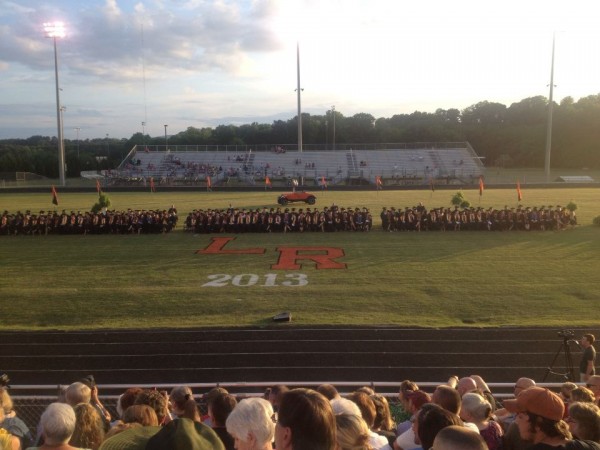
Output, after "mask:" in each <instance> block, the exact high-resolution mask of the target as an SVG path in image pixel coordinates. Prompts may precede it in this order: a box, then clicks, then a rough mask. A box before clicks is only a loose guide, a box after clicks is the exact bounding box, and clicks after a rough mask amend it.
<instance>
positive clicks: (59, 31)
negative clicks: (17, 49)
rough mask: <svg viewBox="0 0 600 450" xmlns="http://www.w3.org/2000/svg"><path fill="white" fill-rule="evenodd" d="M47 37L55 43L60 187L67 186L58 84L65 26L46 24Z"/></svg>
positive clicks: (56, 23) (57, 23)
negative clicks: (60, 39) (58, 40)
mask: <svg viewBox="0 0 600 450" xmlns="http://www.w3.org/2000/svg"><path fill="white" fill-rule="evenodd" d="M44 29H45V31H46V36H47V37H51V38H52V40H53V41H54V78H55V81H56V126H57V128H58V176H59V178H60V185H61V186H65V185H66V179H65V143H64V141H63V127H62V108H61V106H60V87H59V82H58V49H57V46H56V38H57V37H63V36H64V25H63V24H62V23H59V22H55V23H45V24H44Z"/></svg>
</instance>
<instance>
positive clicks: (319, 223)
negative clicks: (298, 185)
mask: <svg viewBox="0 0 600 450" xmlns="http://www.w3.org/2000/svg"><path fill="white" fill-rule="evenodd" d="M372 226H373V217H372V216H371V213H370V211H369V210H368V208H362V209H361V208H340V207H338V206H335V205H333V206H331V207H325V208H323V209H322V210H319V209H318V208H312V209H311V208H306V209H303V208H299V209H296V208H270V209H267V208H266V207H263V208H262V209H261V208H257V209H244V208H242V209H239V208H228V209H206V210H204V209H198V210H196V209H195V210H193V211H191V212H190V213H189V214H188V215H187V217H186V219H185V224H184V230H185V231H189V232H194V233H287V232H310V231H314V232H336V231H369V230H371V228H372Z"/></svg>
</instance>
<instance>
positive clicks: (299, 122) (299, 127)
mask: <svg viewBox="0 0 600 450" xmlns="http://www.w3.org/2000/svg"><path fill="white" fill-rule="evenodd" d="M296 70H297V79H298V87H297V89H296V92H297V93H298V151H299V152H300V153H302V107H301V105H300V92H301V91H302V89H301V88H300V43H299V42H297V43H296Z"/></svg>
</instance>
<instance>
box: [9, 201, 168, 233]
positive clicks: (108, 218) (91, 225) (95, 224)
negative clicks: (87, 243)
mask: <svg viewBox="0 0 600 450" xmlns="http://www.w3.org/2000/svg"><path fill="white" fill-rule="evenodd" d="M176 225H177V209H176V208H175V207H174V206H173V207H171V208H169V209H168V210H166V209H163V210H132V209H128V210H127V211H114V210H113V211H107V210H103V211H100V212H98V213H94V212H84V213H82V212H81V211H77V212H75V211H71V212H70V213H68V212H67V211H66V210H63V211H62V212H61V213H59V212H57V211H47V212H46V211H40V212H39V213H38V214H32V213H31V211H26V212H25V213H22V212H21V211H18V212H17V213H15V214H11V213H9V212H8V211H4V212H3V213H2V216H1V217H0V235H1V236H7V235H47V234H65V235H66V234H80V235H86V234H142V233H143V234H152V233H168V232H169V231H171V230H172V229H173V228H175V227H176Z"/></svg>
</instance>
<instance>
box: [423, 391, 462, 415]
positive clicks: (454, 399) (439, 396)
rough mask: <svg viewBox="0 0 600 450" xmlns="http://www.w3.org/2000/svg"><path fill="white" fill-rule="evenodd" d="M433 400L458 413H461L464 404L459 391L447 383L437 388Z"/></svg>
mask: <svg viewBox="0 0 600 450" xmlns="http://www.w3.org/2000/svg"><path fill="white" fill-rule="evenodd" d="M431 402H432V403H435V404H436V405H440V406H441V407H442V408H444V409H446V410H448V411H450V412H451V413H453V414H457V415H458V414H459V413H460V407H461V405H462V399H461V397H460V394H459V393H458V391H457V390H456V389H454V388H451V387H450V386H447V385H445V384H442V385H440V386H438V387H436V388H435V391H433V395H432V396H431Z"/></svg>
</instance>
